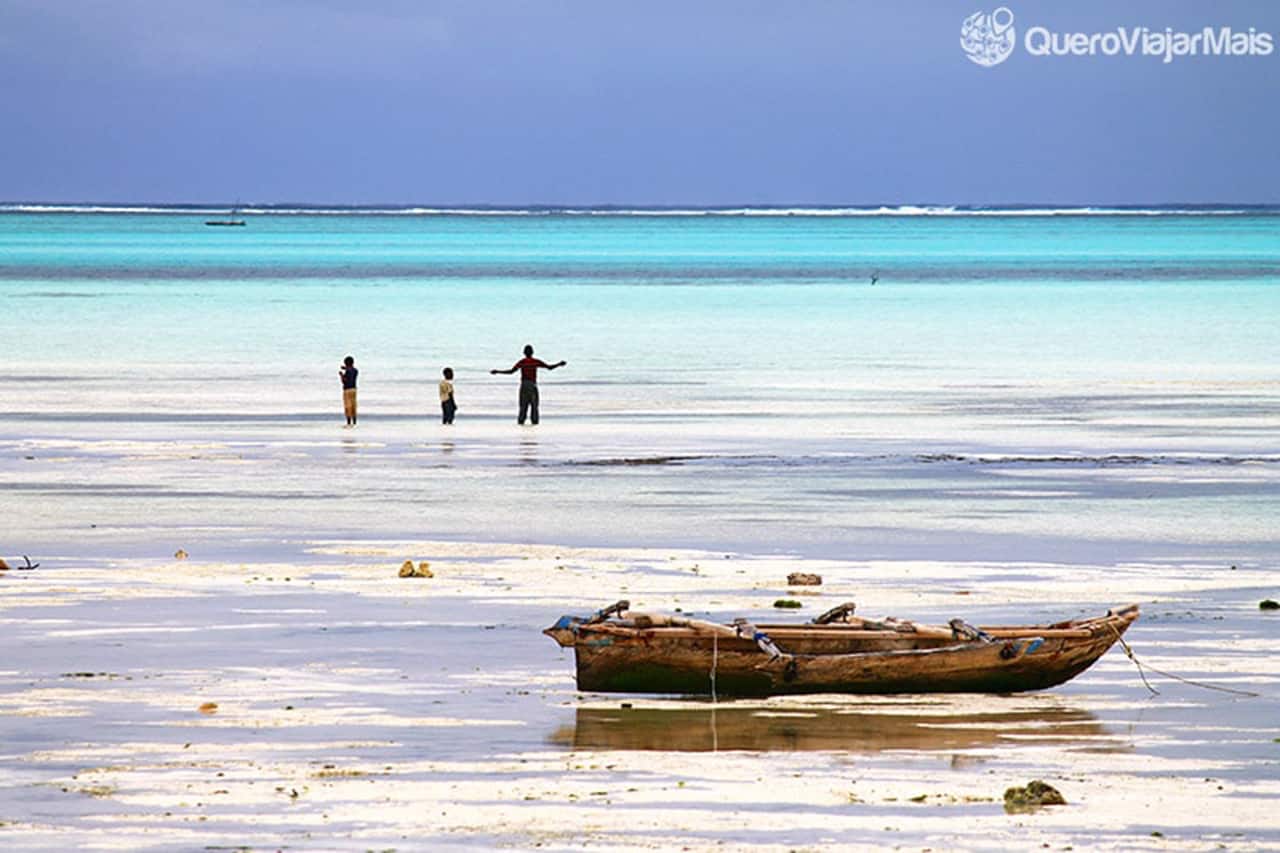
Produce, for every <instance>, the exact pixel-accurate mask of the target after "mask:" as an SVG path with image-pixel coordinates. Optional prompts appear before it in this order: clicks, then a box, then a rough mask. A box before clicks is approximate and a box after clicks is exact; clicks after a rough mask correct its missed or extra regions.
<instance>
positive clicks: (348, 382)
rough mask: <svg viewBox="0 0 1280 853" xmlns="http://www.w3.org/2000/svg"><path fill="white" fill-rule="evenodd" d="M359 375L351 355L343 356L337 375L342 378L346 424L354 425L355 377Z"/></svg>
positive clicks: (343, 408)
mask: <svg viewBox="0 0 1280 853" xmlns="http://www.w3.org/2000/svg"><path fill="white" fill-rule="evenodd" d="M359 375H360V371H359V370H357V369H356V360H355V359H354V358H352V357H351V356H347V357H346V358H344V359H343V360H342V367H340V368H338V377H339V378H340V379H341V380H342V411H343V413H345V414H346V416H347V426H355V425H356V377H357V376H359Z"/></svg>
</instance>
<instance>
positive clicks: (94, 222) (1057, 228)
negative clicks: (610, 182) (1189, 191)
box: [0, 213, 1280, 558]
mask: <svg viewBox="0 0 1280 853" xmlns="http://www.w3.org/2000/svg"><path fill="white" fill-rule="evenodd" d="M205 218H207V215H206V214H202V213H182V214H163V213H150V214H69V213H64V214H43V215H30V214H7V215H3V216H0V300H2V302H3V305H4V316H5V324H4V325H5V328H6V329H7V339H8V340H7V343H8V346H7V347H6V351H7V352H8V353H9V359H10V367H9V371H8V373H9V376H8V380H9V381H8V382H6V383H5V384H4V388H5V390H4V392H3V406H2V408H3V409H4V411H5V412H6V417H5V418H4V421H3V423H0V513H3V515H4V517H6V519H8V520H9V522H10V529H9V532H8V533H7V534H6V538H8V539H12V540H13V541H21V542H23V543H34V544H42V545H49V544H50V543H54V542H57V541H59V540H60V539H61V538H64V537H65V535H66V533H67V531H68V530H73V529H75V530H79V529H81V528H82V527H83V528H85V529H88V530H90V531H91V532H88V533H85V534H84V535H85V536H86V537H88V541H89V543H90V544H93V543H97V544H98V545H100V546H101V547H103V548H108V547H118V546H121V545H128V544H131V543H132V544H138V543H148V542H154V541H155V540H157V539H164V540H165V541H170V540H177V539H181V540H183V541H190V540H191V539H192V538H193V537H203V538H205V539H207V540H208V541H209V542H210V543H212V544H214V545H216V546H217V547H224V548H228V549H232V550H234V549H235V548H241V547H244V548H249V547H252V548H262V547H267V544H269V543H276V542H280V541H282V540H286V539H290V538H291V537H299V538H300V537H306V536H309V535H314V534H315V533H316V531H318V530H324V531H331V532H333V533H334V534H335V535H372V534H377V533H382V534H386V533H395V532H400V533H404V534H409V533H412V534H413V535H424V534H432V535H440V536H448V537H453V538H485V539H502V540H510V539H519V540H524V539H534V540H539V541H593V542H613V543H618V544H622V543H623V542H627V543H633V542H638V543H671V544H683V543H693V544H705V545H714V546H716V547H723V548H738V547H741V548H743V549H749V548H756V549H766V550H783V551H794V552H798V553H810V552H822V553H832V552H838V553H849V552H851V551H852V552H857V553H868V551H869V550H875V549H880V550H882V551H893V552H894V553H902V552H904V549H905V552H910V553H915V552H919V553H928V554H934V555H936V554H938V553H957V551H959V552H960V553H964V554H969V555H973V556H982V555H986V556H991V555H996V556H1000V555H1007V554H1009V553H1011V552H1017V553H1023V552H1027V551H1029V550H1030V551H1034V550H1035V548H1036V547H1041V548H1042V549H1044V548H1048V547H1049V546H1048V545H1046V544H1045V543H1057V544H1056V545H1054V547H1059V546H1062V545H1063V543H1067V544H1069V545H1070V547H1073V548H1079V549H1085V550H1086V551H1089V552H1090V553H1099V554H1108V553H1115V554H1127V555H1129V556H1131V557H1134V558H1139V557H1141V558H1147V557H1160V556H1161V555H1165V554H1172V553H1186V552H1187V550H1188V549H1191V550H1198V551H1203V550H1205V549H1209V550H1212V551H1213V553H1215V554H1216V553H1240V552H1246V553H1252V554H1255V555H1265V554H1268V553H1273V552H1274V546H1275V542H1276V534H1275V529H1274V523H1273V522H1272V521H1271V519H1273V518H1275V517H1280V501H1277V494H1278V492H1277V488H1276V487H1277V480H1278V479H1280V477H1278V476H1277V475H1278V474H1280V440H1278V439H1280V428H1278V426H1277V425H1278V424H1280V367H1278V366H1277V365H1280V336H1278V335H1277V334H1276V331H1275V329H1276V321H1277V319H1280V216H1278V215H1274V214H1265V213H1263V214H1256V213H1255V214H1234V215H1086V216H1030V215H1011V216H998V215H963V214H956V215H945V216H937V215H921V216H862V215H858V216H832V215H800V216H707V215H687V216H679V215H661V216H659V215H607V216H590V215H576V216H571V215H525V216H517V215H481V216H461V215H456V216H454V215H435V216H408V215H324V216H321V215H304V214H294V215H250V216H248V220H249V222H248V225H247V226H246V227H245V228H208V227H205V226H204V225H203V220H204V219H205ZM873 275H875V276H877V277H878V282H877V283H876V284H874V285H873V284H871V278H872V276H873ZM525 343H532V344H534V345H535V346H536V347H537V350H538V354H539V355H540V356H543V357H544V358H546V359H547V360H549V361H551V360H556V359H560V358H563V359H566V360H567V361H568V362H569V365H568V367H566V368H565V369H564V370H562V371H557V372H555V373H553V374H550V375H547V376H544V379H543V386H542V396H543V415H544V422H543V424H542V425H541V426H539V427H538V428H537V429H536V430H534V429H530V428H525V429H519V428H517V427H516V425H515V424H514V422H513V421H514V406H515V396H516V394H515V391H516V389H515V385H514V382H513V380H511V379H510V378H509V377H492V376H490V375H489V373H488V370H489V369H490V368H494V367H504V368H505V367H508V366H510V364H511V363H512V362H513V361H514V360H515V359H516V358H517V357H518V356H519V350H520V347H521V346H522V345H523V344H525ZM349 353H350V354H352V355H354V356H355V357H356V359H357V363H358V365H359V366H360V368H361V371H362V372H361V390H360V395H361V410H362V421H361V424H360V426H359V427H358V428H357V429H356V430H353V431H347V430H343V429H342V419H341V408H340V402H339V397H338V383H337V377H336V370H337V366H338V362H339V360H340V359H341V357H342V356H344V355H347V354H349ZM446 364H447V365H450V366H452V367H454V369H455V370H456V371H457V379H456V385H457V395H458V402H459V406H460V413H459V420H458V423H457V425H455V426H454V427H453V428H451V429H448V428H445V427H442V426H441V425H440V424H439V423H438V419H439V410H438V404H437V402H436V398H435V382H436V381H437V380H438V378H439V371H440V369H441V368H442V367H443V366H445V365H446ZM28 457H31V458H28ZM671 457H677V458H671ZM685 457H691V458H685ZM641 461H642V462H644V463H646V464H635V463H637V462H641ZM534 505H537V506H538V507H545V511H543V510H542V509H539V510H538V518H537V522H536V523H533V522H531V521H530V520H529V515H530V512H531V510H530V507H532V506H534ZM88 524H94V525H96V526H95V527H92V528H88V527H87V525H88ZM264 543H266V544H264ZM10 550H13V548H12V547H11V548H10ZM170 550H172V549H170Z"/></svg>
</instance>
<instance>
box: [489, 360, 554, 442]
mask: <svg viewBox="0 0 1280 853" xmlns="http://www.w3.org/2000/svg"><path fill="white" fill-rule="evenodd" d="M566 364H568V362H567V361H564V360H563V359H562V360H560V361H557V362H556V363H555V364H547V363H546V362H545V361H543V360H542V359H540V358H534V357H533V347H532V346H531V345H530V344H525V347H524V358H522V359H520V360H519V361H517V362H516V363H515V364H513V365H511V368H510V369H509V370H490V371H489V372H490V373H491V374H498V373H505V374H507V375H511V374H512V373H515V372H516V371H517V370H518V371H520V415H519V417H517V418H516V423H518V424H520V425H521V426H523V425H524V419H525V418H526V417H528V418H529V422H530V423H531V424H535V425H536V424H537V423H538V368H540V367H542V368H545V369H547V370H555V369H556V368H557V367H564V366H565V365H566Z"/></svg>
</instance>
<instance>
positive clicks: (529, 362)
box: [514, 357, 551, 382]
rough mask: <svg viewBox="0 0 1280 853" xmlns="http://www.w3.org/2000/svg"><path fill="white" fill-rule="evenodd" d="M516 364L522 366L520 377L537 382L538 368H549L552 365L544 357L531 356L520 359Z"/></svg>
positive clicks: (523, 379)
mask: <svg viewBox="0 0 1280 853" xmlns="http://www.w3.org/2000/svg"><path fill="white" fill-rule="evenodd" d="M514 366H515V367H518V368H520V379H521V380H522V381H524V382H537V381H538V368H539V367H546V368H548V369H549V368H550V367H551V365H549V364H547V363H546V362H545V361H543V360H542V359H540V358H531V357H526V358H522V359H520V360H519V361H517V362H516V363H515V365H514Z"/></svg>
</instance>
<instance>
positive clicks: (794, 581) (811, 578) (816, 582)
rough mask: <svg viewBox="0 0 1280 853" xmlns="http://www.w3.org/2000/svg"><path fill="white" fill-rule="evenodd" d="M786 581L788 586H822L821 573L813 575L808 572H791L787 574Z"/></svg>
mask: <svg viewBox="0 0 1280 853" xmlns="http://www.w3.org/2000/svg"><path fill="white" fill-rule="evenodd" d="M787 583H788V584H789V585H790V586H822V575H815V574H812V573H810V572H792V573H791V574H789V575H787Z"/></svg>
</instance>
